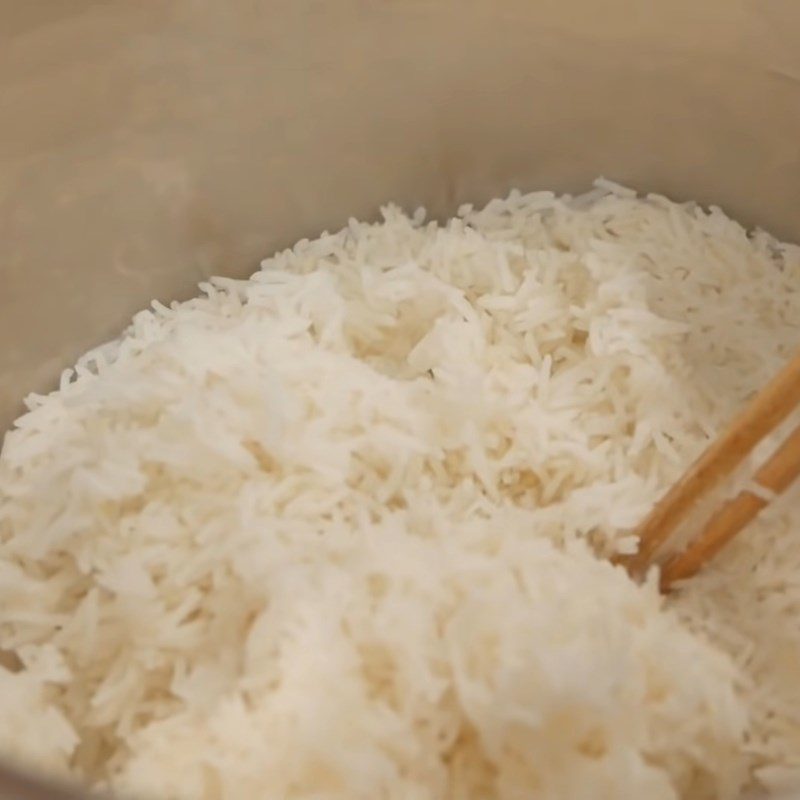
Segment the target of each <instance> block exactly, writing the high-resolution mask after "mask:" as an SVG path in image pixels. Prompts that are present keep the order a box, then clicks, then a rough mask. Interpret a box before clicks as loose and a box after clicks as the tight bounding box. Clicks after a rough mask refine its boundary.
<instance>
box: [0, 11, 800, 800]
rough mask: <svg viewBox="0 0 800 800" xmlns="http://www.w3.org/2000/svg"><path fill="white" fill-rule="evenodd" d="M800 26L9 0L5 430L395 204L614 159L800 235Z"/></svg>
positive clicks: (576, 178)
mask: <svg viewBox="0 0 800 800" xmlns="http://www.w3.org/2000/svg"><path fill="white" fill-rule="evenodd" d="M798 44H800V6H798V4H797V3H796V2H795V1H794V0H703V1H702V2H699V0H650V2H636V1H635V0H617V1H616V2H613V1H612V0H584V1H583V2H580V1H579V0H327V1H326V0H263V1H262V2H251V0H224V2H220V0H162V1H160V2H155V0H151V1H150V2H143V1H142V0H116V2H113V3H109V2H102V1H101V0H69V1H68V0H32V2H20V1H19V0H0V120H2V124H0V275H2V279H3V280H2V289H0V306H1V307H0V345H1V346H0V374H2V380H0V425H4V424H5V423H7V422H8V421H10V419H11V418H12V416H13V415H14V414H15V413H16V412H17V411H18V410H19V408H20V405H19V402H20V398H21V397H22V396H23V395H24V394H25V393H26V392H28V391H30V390H34V389H35V390H41V389H45V388H47V387H49V386H50V385H51V384H52V381H53V380H54V379H55V377H56V376H57V374H58V372H59V370H60V368H61V367H62V366H64V365H66V364H67V363H68V362H69V361H70V360H71V359H72V358H73V357H74V356H76V355H77V354H78V353H79V352H80V351H81V350H84V349H86V348H88V347H90V346H91V345H94V344H97V343H99V342H101V341H103V340H104V339H107V338H109V337H111V336H113V335H114V334H116V333H117V332H118V331H119V330H120V329H121V328H122V326H124V324H125V323H126V321H127V319H128V318H129V316H130V315H131V314H132V313H133V312H134V311H136V310H137V309H138V308H141V307H143V306H144V305H146V304H147V303H148V302H149V301H150V300H151V299H152V298H154V297H157V298H160V299H161V300H169V299H171V298H176V297H185V296H188V295H189V294H190V293H191V292H192V290H193V287H194V285H195V284H196V282H197V281H198V280H199V279H201V278H202V277H204V276H207V275H209V274H211V273H226V274H239V275H243V274H245V273H247V272H248V271H252V270H253V269H254V268H255V267H256V266H257V262H258V258H259V257H260V256H263V255H266V254H268V253H269V252H270V251H272V250H274V249H275V248H277V247H282V246H286V245H289V244H291V243H292V242H293V241H294V240H296V239H298V238H300V237H302V236H306V235H312V234H314V233H316V232H319V231H320V230H322V229H323V228H326V227H336V226H339V225H341V224H343V223H344V222H345V221H346V219H347V217H348V216H350V215H355V216H362V217H369V216H372V215H374V214H375V212H376V210H377V207H378V206H379V204H380V203H382V202H385V201H387V200H395V201H398V202H400V203H402V204H404V205H406V206H415V205H417V204H424V205H426V206H428V207H429V208H430V209H431V211H432V212H433V213H434V214H436V215H446V214H447V213H449V212H451V211H453V210H454V208H455V207H456V205H457V204H458V203H459V202H463V201H466V200H471V201H477V202H480V201H483V200H486V199H488V198H489V197H491V196H492V195H496V194H499V193H504V192H506V191H507V190H508V189H509V188H511V187H512V186H519V187H521V188H528V189H530V188H555V189H560V190H580V189H582V188H586V187H587V185H588V183H589V181H590V180H591V179H592V178H593V177H595V176H596V175H598V174H601V173H602V174H604V175H607V176H609V177H613V178H615V179H617V180H620V181H623V182H630V183H631V184H634V185H636V186H638V187H640V188H642V189H647V190H656V191H660V192H666V193H669V194H671V195H674V196H676V197H685V198H696V199H699V200H702V201H706V202H708V201H711V202H716V203H720V204H722V205H723V206H724V207H725V208H726V210H728V211H729V212H730V213H732V214H734V215H736V216H738V217H739V218H740V219H742V220H743V221H744V222H746V223H749V224H761V225H763V226H766V227H768V228H770V229H772V230H773V231H774V232H776V233H778V234H779V235H782V236H786V237H790V238H792V237H794V238H800V136H798V134H799V133H800V48H799V47H798ZM5 796H8V797H11V796H12V795H11V794H8V795H4V794H3V793H2V791H0V797H5ZM13 796H14V797H22V796H24V795H23V794H21V793H20V792H19V790H16V791H15V793H14V794H13ZM31 796H34V795H31ZM36 796H37V797H38V796H39V795H36Z"/></svg>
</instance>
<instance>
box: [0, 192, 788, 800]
mask: <svg viewBox="0 0 800 800" xmlns="http://www.w3.org/2000/svg"><path fill="white" fill-rule="evenodd" d="M423 220H424V214H423V213H422V212H417V213H416V214H414V216H413V217H408V216H406V215H404V214H403V213H402V212H401V211H399V210H398V209H396V208H394V207H389V208H386V209H385V210H384V219H383V221H382V222H380V223H379V224H365V223H359V222H356V221H351V222H350V224H349V225H348V226H347V227H346V228H345V229H344V230H342V231H341V232H339V233H336V234H333V235H329V234H325V235H323V236H322V237H320V238H319V239H317V240H315V241H311V242H309V241H302V242H300V243H298V244H297V245H296V246H295V247H294V248H293V249H292V250H290V251H286V252H283V253H280V254H278V255H276V256H275V257H273V258H271V259H268V260H266V261H265V262H264V263H263V267H262V270H261V271H260V272H258V273H256V274H255V275H254V276H253V277H252V278H251V279H250V280H247V281H235V280H230V279H222V278H219V279H214V280H212V281H211V282H209V283H207V284H204V285H203V286H202V290H203V296H202V297H200V298H197V299H194V300H191V301H189V302H186V303H176V304H173V305H172V306H171V307H170V308H166V307H164V306H163V305H161V304H158V303H154V304H153V308H152V310H149V311H143V312H141V313H140V314H138V315H137V316H136V317H135V318H134V320H133V323H132V325H131V326H130V328H129V329H128V330H127V331H126V333H125V334H124V335H123V336H122V338H121V339H119V340H118V341H115V342H113V343H111V344H109V345H107V346H104V347H102V348H99V349H98V350H96V351H94V352H92V353H90V354H88V355H86V356H84V357H83V358H82V359H81V360H80V362H79V363H78V365H77V366H76V368H75V369H74V370H68V371H67V372H65V373H64V375H63V377H62V380H61V386H60V388H59V390H58V391H56V392H54V393H52V394H50V395H48V396H44V397H43V396H33V397H31V398H29V401H28V405H29V408H30V411H29V412H28V413H27V414H26V415H25V416H23V417H22V418H21V419H19V420H18V421H17V423H16V428H15V429H14V430H13V431H12V432H10V433H8V434H7V436H6V439H5V446H4V449H3V452H2V458H0V648H1V649H2V651H3V657H2V660H0V708H2V714H0V752H2V753H5V754H6V755H8V756H11V757H13V758H15V759H17V760H19V761H20V763H22V764H26V765H28V766H31V765H33V766H35V767H37V768H41V769H43V770H48V771H53V772H56V773H63V774H71V775H73V776H77V777H79V778H81V779H83V780H87V781H90V782H91V783H92V784H94V785H96V786H101V787H102V786H106V787H110V788H112V789H114V790H117V791H122V792H125V791H127V792H131V793H141V794H144V795H145V796H147V795H148V794H149V795H152V796H153V797H157V798H164V799H165V800H170V798H194V799H196V798H202V799H203V800H219V799H221V798H225V799H226V800H227V799H228V798H230V799H231V800H233V799H234V798H235V799H236V800H250V799H251V798H252V799H255V798H259V800H261V798H265V799H266V798H268V799H270V800H271V799H272V798H274V799H275V800H293V799H294V798H308V799H309V800H310V798H315V800H323V798H324V799H325V800H334V798H342V800H344V798H348V800H359V799H360V798H363V799H364V800H367V799H369V800H377V798H387V800H395V798H396V799H397V800H400V798H402V799H403V800H411V799H412V798H413V799H416V798H430V800H438V799H439V798H450V799H451V800H493V799H494V798H497V799H500V798H502V799H503V800H522V799H523V798H526V799H527V798H531V797H536V798H559V799H561V798H569V800H580V799H581V798H585V799H586V800H589V799H590V798H591V799H592V800H594V799H595V798H628V797H630V798H633V797H641V798H645V797H646V798H649V799H651V800H660V798H665V799H666V798H677V797H696V798H712V797H713V798H734V797H737V796H738V795H739V794H740V792H741V791H742V790H744V789H745V788H747V787H749V788H752V786H753V784H754V782H755V783H756V784H757V783H759V782H760V783H761V785H763V786H767V787H772V788H776V789H777V788H780V789H788V790H791V789H792V788H793V787H797V786H800V529H798V524H797V520H798V519H800V514H798V513H797V512H795V513H793V512H792V507H793V505H794V506H796V504H797V501H798V498H800V495H798V492H794V493H791V492H790V493H789V495H788V496H786V497H784V498H783V499H781V500H780V501H778V502H777V503H776V504H774V507H771V508H770V509H769V510H768V511H767V512H766V513H765V514H764V515H763V518H762V519H761V520H760V521H758V522H757V523H756V524H755V525H754V526H753V527H752V528H751V529H750V530H749V531H748V532H747V534H746V535H743V536H742V537H740V539H739V540H737V541H736V542H735V543H734V544H733V545H732V546H731V547H730V548H729V549H728V550H727V551H726V552H725V553H724V554H723V555H722V556H721V557H720V558H719V561H718V563H717V564H716V565H715V566H714V567H713V568H712V569H710V570H708V571H707V572H706V573H704V574H703V575H701V576H699V577H698V578H696V579H694V580H693V581H691V582H690V584H689V585H687V586H686V587H685V588H684V589H683V590H682V591H681V592H679V593H678V594H677V595H675V596H673V597H672V598H671V599H669V600H667V601H666V602H665V601H664V600H663V599H662V598H660V597H659V595H658V592H657V589H656V586H655V582H654V577H655V576H651V579H650V581H649V582H648V583H646V585H644V586H637V585H636V584H634V583H633V582H631V581H630V580H629V579H628V577H627V576H626V575H625V574H624V572H623V571H622V570H621V569H619V568H614V567H612V566H611V565H610V564H609V563H607V562H606V561H604V560H602V559H600V558H598V557H597V555H596V553H603V554H607V553H610V552H612V551H615V550H616V551H619V552H630V551H631V550H632V549H634V548H635V541H634V540H633V538H632V536H631V528H632V527H633V526H634V525H635V524H636V522H637V521H639V520H640V519H641V518H642V516H643V515H644V514H645V513H646V512H647V510H648V508H649V507H650V506H651V504H652V503H653V501H654V500H655V499H656V498H657V497H658V496H659V495H660V494H661V493H662V492H663V491H664V489H665V488H666V487H667V486H668V485H669V484H670V483H671V482H672V481H673V480H674V479H675V478H676V477H677V476H678V475H679V474H680V472H681V471H682V469H683V468H684V467H685V466H686V465H687V463H688V462H689V461H690V460H691V459H692V458H693V457H694V456H696V455H697V454H698V453H699V452H700V450H701V449H702V448H703V446H704V445H705V444H706V443H707V442H708V440H709V437H711V436H713V435H714V434H715V433H716V432H717V431H719V430H720V428H721V426H722V425H724V423H725V421H726V420H727V419H728V418H729V417H730V415H731V413H732V412H733V411H734V410H735V409H736V408H737V407H738V406H739V405H740V404H741V403H742V402H743V401H744V400H745V398H747V397H748V395H749V394H750V393H751V392H752V391H753V390H754V389H755V388H756V387H757V386H759V384H761V383H762V382H763V381H765V380H766V379H767V378H768V377H770V376H771V375H772V373H773V372H774V371H776V369H777V368H778V367H779V366H780V365H781V364H782V363H783V362H784V361H785V359H786V358H787V357H788V355H789V354H790V352H791V351H792V349H793V348H794V347H795V346H796V345H797V344H798V343H800V249H798V248H797V247H794V246H789V245H784V244H780V243H778V242H776V241H775V240H774V239H772V238H771V237H770V236H768V235H766V234H764V233H761V232H756V233H753V234H748V233H747V232H746V231H745V230H744V229H743V228H742V227H741V226H739V225H738V224H737V223H735V222H733V221H731V220H730V219H728V218H727V217H726V216H725V215H724V214H723V213H722V212H721V211H720V210H719V209H711V210H710V211H707V210H703V209H701V208H699V207H697V206H696V205H694V204H684V205H679V204H675V203H672V202H670V201H668V200H666V199H665V198H663V197H656V196H649V197H647V198H644V199H638V198H637V197H636V196H635V194H634V193H632V192H631V191H630V190H627V189H623V188H621V187H618V186H616V185H614V184H611V183H610V182H605V181H598V182H597V184H596V186H595V189H594V190H593V191H592V192H590V193H589V194H588V195H584V196H582V197H579V198H569V197H556V196H555V195H553V194H551V193H549V192H539V193H534V194H528V195H521V194H519V193H512V194H511V196H510V197H509V198H507V199H505V200H494V201H492V202H491V203H489V204H488V205H487V206H486V207H485V208H484V209H482V210H479V211H474V210H473V209H472V208H471V207H465V208H462V209H461V211H460V213H459V217H458V218H457V219H454V220H451V221H450V222H448V223H447V224H446V225H439V224H437V223H427V224H426V223H424V221H423ZM2 665H4V666H2Z"/></svg>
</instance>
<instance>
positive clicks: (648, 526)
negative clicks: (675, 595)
mask: <svg viewBox="0 0 800 800" xmlns="http://www.w3.org/2000/svg"><path fill="white" fill-rule="evenodd" d="M798 405H800V351H798V352H797V353H796V354H795V355H794V357H793V358H792V359H791V360H790V361H789V363H788V364H787V365H786V366H785V367H784V368H783V369H782V370H781V371H780V372H779V373H778V374H777V375H776V376H775V377H774V378H773V379H772V380H771V381H770V382H769V383H768V384H767V385H766V386H765V387H764V388H763V389H762V390H761V391H760V392H759V393H758V394H757V395H756V396H755V398H753V400H752V401H750V403H748V404H747V406H746V407H745V408H744V409H743V410H742V411H741V412H740V413H739V415H738V416H737V417H736V418H735V419H734V421H733V422H732V423H731V425H730V427H729V428H728V429H727V431H726V432H725V433H723V434H722V435H721V436H720V437H719V438H718V439H716V440H715V441H714V442H713V443H712V444H711V445H710V446H709V447H708V448H707V449H706V451H705V452H704V453H703V454H702V455H701V456H700V458H698V459H697V461H695V463H694V464H692V466H691V467H690V468H689V469H688V470H687V471H686V472H685V473H684V475H683V476H682V477H681V478H680V479H679V480H678V482H677V483H675V485H674V486H673V487H672V488H671V489H670V490H669V491H668V492H667V493H666V495H664V497H663V498H662V499H661V500H659V501H658V503H656V505H655V506H654V508H653V510H652V511H651V512H650V514H649V515H648V516H647V518H646V519H645V521H644V522H643V523H642V525H641V526H640V527H639V530H638V535H639V551H638V552H637V553H635V554H634V555H632V556H627V557H620V558H618V559H617V563H621V564H623V565H625V566H626V567H627V569H628V570H629V571H630V572H631V573H632V574H640V573H642V572H643V571H645V570H646V569H647V567H649V566H650V564H651V562H652V558H653V556H654V555H655V553H656V551H657V550H658V549H659V548H660V547H661V545H663V544H664V542H666V540H667V538H668V537H669V536H670V534H671V533H672V532H673V531H674V530H675V528H676V527H677V526H678V524H679V523H680V522H681V521H682V520H683V519H685V517H686V515H687V514H688V513H689V512H690V511H691V509H692V507H693V506H694V505H695V503H696V502H697V500H698V499H699V498H700V497H701V496H702V495H703V494H705V493H706V492H708V491H710V490H711V489H713V488H714V487H715V486H717V485H718V484H719V483H720V481H721V480H722V479H723V478H726V477H728V476H729V475H730V474H731V473H732V472H733V471H734V470H735V469H736V467H738V466H739V465H740V464H741V463H742V461H744V459H745V458H746V456H747V455H748V454H749V453H750V451H751V450H752V449H753V448H754V447H755V446H756V444H758V443H759V442H760V441H761V439H763V438H764V437H765V436H767V435H768V434H769V433H771V432H772V431H774V430H775V428H777V427H778V425H780V423H781V422H783V420H785V419H786V417H788V416H789V414H790V413H791V412H792V411H793V410H794V409H795V408H796V407H797V406H798ZM795 433H797V431H795ZM798 435H800V434H798ZM790 440H792V441H793V440H794V434H792V436H791V437H790ZM789 444H790V443H789V442H787V445H789ZM779 453H781V458H782V459H788V460H789V461H790V462H791V463H794V461H793V459H794V460H800V449H797V450H796V449H792V447H791V446H790V447H789V449H788V450H784V448H783V447H782V448H781V449H780V451H779ZM775 456H776V457H777V456H778V453H776V454H775ZM771 463H772V460H770V462H768V463H767V464H765V465H764V467H763V468H762V469H767V466H768V465H769V464H771ZM773 468H774V469H780V470H787V471H791V470H790V469H789V467H788V465H787V464H786V462H785V461H781V463H780V466H779V467H775V466H774V465H773V466H771V467H770V470H771V469H773ZM759 474H760V473H759ZM782 474H783V473H782V472H781V475H782ZM772 475H773V473H772V472H770V471H769V470H768V471H767V475H766V480H772V479H773V478H772ZM756 480H758V481H759V482H760V483H762V485H763V486H765V487H766V488H768V489H771V488H773V487H772V486H769V485H768V484H767V483H766V482H764V480H763V476H762V480H759V478H758V476H757V477H756ZM791 480H792V479H789V483H791ZM779 482H780V481H779ZM787 485H788V484H787ZM783 488H786V487H785V486H784V487H783ZM775 491H782V489H775ZM747 496H748V497H749V498H755V495H751V494H749V493H748V495H747ZM756 499H757V500H758V501H759V502H761V503H762V504H763V500H761V498H756ZM738 500H739V498H738V497H737V498H736V500H734V501H733V503H734V504H735V503H736V502H737V501H738ZM752 503H753V500H751V499H748V500H747V501H745V500H742V501H740V505H738V506H736V507H735V508H734V510H733V511H731V510H729V509H728V506H726V507H725V508H726V509H727V510H726V511H725V513H726V514H728V515H731V514H732V515H733V518H730V517H729V518H728V521H727V522H725V521H722V522H718V521H716V518H715V520H714V521H713V522H711V523H709V527H712V526H713V530H712V533H711V534H709V535H710V536H713V537H717V538H718V539H719V540H720V541H721V544H719V547H721V546H722V544H724V542H725V541H727V540H728V539H729V538H730V537H731V536H732V535H733V533H727V531H729V530H732V529H733V528H734V527H736V526H737V525H738V528H737V530H740V529H741V528H742V527H744V525H745V524H746V523H747V521H748V520H749V519H751V518H752V517H753V516H755V514H756V513H758V511H759V510H760V508H761V507H762V506H761V505H760V506H759V507H758V508H757V509H756V511H755V512H753V513H752V514H751V515H750V516H749V517H747V514H748V513H750V512H749V510H747V511H745V509H749V507H750V505H751V504H752ZM729 505H730V504H729ZM745 517H747V519H744V518H745ZM740 519H744V522H742V523H741V524H739V520H740ZM706 530H708V528H707V529H706ZM720 531H723V532H720ZM735 532H736V531H734V533H735ZM702 538H703V537H701V539H702ZM715 540H716V539H715ZM699 547H700V545H699V543H698V548H699ZM719 547H713V546H710V545H709V550H708V553H709V554H713V553H714V552H716V550H717V549H719ZM693 553H694V555H693V556H692V558H693V559H698V558H699V559H700V560H699V561H698V562H697V564H694V562H692V563H691V564H690V563H689V562H684V561H678V562H677V563H676V564H675V565H674V566H673V568H672V572H671V573H670V574H671V575H673V577H672V580H675V579H676V578H675V577H674V575H675V574H676V573H675V571H676V570H678V568H680V570H681V572H680V573H679V574H683V570H685V569H688V568H689V567H690V566H691V567H692V568H695V567H697V568H699V566H700V565H701V564H702V563H703V562H702V559H703V558H705V555H702V554H703V553H706V551H705V550H700V549H698V550H693ZM687 555H688V551H687Z"/></svg>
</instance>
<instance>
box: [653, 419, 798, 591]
mask: <svg viewBox="0 0 800 800" xmlns="http://www.w3.org/2000/svg"><path fill="white" fill-rule="evenodd" d="M798 475H800V425H798V426H797V427H796V428H795V429H794V430H793V431H792V432H791V433H790V434H789V437H788V438H787V439H786V441H785V442H784V443H783V444H782V445H781V446H780V447H779V448H778V449H777V450H776V451H775V452H774V453H773V455H772V457H771V458H770V459H769V460H768V461H766V462H765V463H764V465H763V466H762V467H761V468H760V469H759V470H758V471H757V472H756V474H755V475H754V476H753V480H754V481H755V482H756V483H757V484H759V486H762V487H763V488H765V489H768V490H771V491H772V492H774V493H775V494H776V495H777V494H780V493H781V492H784V491H786V489H788V488H789V486H790V485H791V484H792V483H793V482H794V480H795V478H797V477H798ZM768 503H769V501H768V500H766V499H765V498H764V497H761V496H760V495H758V494H755V493H753V492H751V491H748V490H744V491H742V492H739V494H738V495H736V497H735V498H733V500H729V501H728V502H727V503H725V504H724V505H723V506H722V507H721V508H720V509H719V511H717V513H716V514H714V516H712V517H711V519H710V520H709V521H708V523H707V524H706V526H705V528H704V529H703V532H702V533H701V534H700V536H698V537H697V539H696V540H695V541H693V542H692V543H691V544H690V545H689V546H688V547H687V548H686V550H684V551H683V552H682V553H679V554H678V555H677V556H675V557H674V558H673V559H671V560H670V561H668V562H667V563H666V564H665V565H664V568H663V569H662V571H661V588H662V590H664V591H668V590H669V588H670V586H671V585H672V584H673V583H674V582H675V581H680V580H684V579H685V578H691V576H692V575H694V574H695V573H697V572H698V571H699V570H700V569H701V567H703V565H704V564H706V563H707V562H708V561H710V560H711V558H713V557H714V555H716V553H717V552H719V550H720V549H721V548H722V547H723V546H724V545H725V544H727V543H728V542H729V541H730V540H731V539H732V538H733V537H734V536H736V534H737V533H739V531H741V530H742V528H744V526H745V525H747V524H748V523H749V522H750V521H751V520H752V519H753V518H754V517H755V516H756V515H757V514H758V512H759V511H761V509H762V508H764V507H765V506H766V505H767V504H768Z"/></svg>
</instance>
